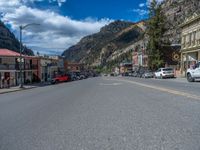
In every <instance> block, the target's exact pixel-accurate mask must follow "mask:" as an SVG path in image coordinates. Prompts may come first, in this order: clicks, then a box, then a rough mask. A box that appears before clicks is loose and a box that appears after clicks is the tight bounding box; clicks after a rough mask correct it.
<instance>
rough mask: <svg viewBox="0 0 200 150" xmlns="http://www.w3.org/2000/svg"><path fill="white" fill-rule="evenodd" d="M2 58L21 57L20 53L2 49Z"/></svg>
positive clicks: (0, 54)
mask: <svg viewBox="0 0 200 150" xmlns="http://www.w3.org/2000/svg"><path fill="white" fill-rule="evenodd" d="M0 56H20V53H17V52H14V51H11V50H8V49H0Z"/></svg>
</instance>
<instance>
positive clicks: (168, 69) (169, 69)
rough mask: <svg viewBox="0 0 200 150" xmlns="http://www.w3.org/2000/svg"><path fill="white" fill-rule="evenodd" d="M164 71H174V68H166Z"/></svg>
mask: <svg viewBox="0 0 200 150" xmlns="http://www.w3.org/2000/svg"><path fill="white" fill-rule="evenodd" d="M163 71H173V69H172V68H165V69H163Z"/></svg>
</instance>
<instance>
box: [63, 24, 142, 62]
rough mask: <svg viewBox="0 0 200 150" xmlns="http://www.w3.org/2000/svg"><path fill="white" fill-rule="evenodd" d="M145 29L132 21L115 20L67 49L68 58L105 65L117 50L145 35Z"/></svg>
mask: <svg viewBox="0 0 200 150" xmlns="http://www.w3.org/2000/svg"><path fill="white" fill-rule="evenodd" d="M143 33H144V31H143V29H142V28H140V27H139V26H137V25H135V23H132V22H125V21H115V22H112V23H111V24H109V25H107V26H105V27H103V28H102V29H101V30H100V32H99V33H96V34H93V35H89V36H86V37H84V38H83V39H81V40H80V42H79V43H78V44H76V45H74V46H72V47H70V48H69V49H67V50H66V51H65V52H64V53H63V56H65V58H66V59H67V60H70V61H77V62H83V63H87V64H90V65H103V64H104V63H106V61H107V59H108V58H109V56H111V55H112V53H114V52H115V51H117V50H119V49H121V48H123V47H127V46H129V45H130V44H132V43H134V42H135V41H138V40H139V39H141V38H142V36H143Z"/></svg>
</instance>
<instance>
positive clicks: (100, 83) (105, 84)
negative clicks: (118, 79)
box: [99, 83, 122, 86]
mask: <svg viewBox="0 0 200 150" xmlns="http://www.w3.org/2000/svg"><path fill="white" fill-rule="evenodd" d="M121 84H122V83H100V84H99V85H108V86H109V85H110V86H112V85H121Z"/></svg>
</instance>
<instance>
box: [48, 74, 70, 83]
mask: <svg viewBox="0 0 200 150" xmlns="http://www.w3.org/2000/svg"><path fill="white" fill-rule="evenodd" d="M67 81H70V76H69V75H57V76H56V77H55V78H53V79H52V80H51V83H52V84H56V83H59V82H67Z"/></svg>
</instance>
